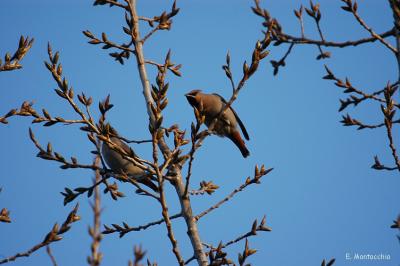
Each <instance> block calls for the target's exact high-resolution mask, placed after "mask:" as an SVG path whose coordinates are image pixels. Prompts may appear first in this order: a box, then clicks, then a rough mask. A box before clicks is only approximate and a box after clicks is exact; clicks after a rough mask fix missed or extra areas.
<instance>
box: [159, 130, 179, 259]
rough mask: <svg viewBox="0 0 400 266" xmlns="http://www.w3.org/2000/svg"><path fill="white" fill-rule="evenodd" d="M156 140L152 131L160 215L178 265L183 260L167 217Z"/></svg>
mask: <svg viewBox="0 0 400 266" xmlns="http://www.w3.org/2000/svg"><path fill="white" fill-rule="evenodd" d="M157 141H158V140H157V132H153V160H154V164H155V167H154V168H155V169H156V174H157V179H158V184H159V190H160V204H161V207H162V216H163V218H164V221H165V225H166V227H167V231H168V238H169V239H170V241H171V244H172V252H173V253H174V254H175V257H176V259H177V261H178V263H179V265H180V266H184V265H185V261H184V260H183V258H182V255H181V253H180V251H179V247H178V241H177V240H176V238H175V236H174V231H173V229H172V223H171V219H170V218H169V213H168V206H167V201H166V198H165V192H164V178H163V176H162V174H161V172H160V170H159V167H158V152H157Z"/></svg>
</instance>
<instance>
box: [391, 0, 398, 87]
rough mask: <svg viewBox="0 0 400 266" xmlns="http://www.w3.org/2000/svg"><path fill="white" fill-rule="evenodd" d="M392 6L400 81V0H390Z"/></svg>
mask: <svg viewBox="0 0 400 266" xmlns="http://www.w3.org/2000/svg"><path fill="white" fill-rule="evenodd" d="M389 4H390V7H391V9H392V12H393V19H394V30H395V38H396V48H397V52H396V59H397V67H398V70H399V77H398V81H399V82H400V2H399V1H398V0H389Z"/></svg>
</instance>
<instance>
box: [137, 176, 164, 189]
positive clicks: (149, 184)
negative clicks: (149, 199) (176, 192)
mask: <svg viewBox="0 0 400 266" xmlns="http://www.w3.org/2000/svg"><path fill="white" fill-rule="evenodd" d="M138 182H139V183H141V184H143V185H145V186H147V187H149V188H151V189H152V190H153V191H154V192H160V191H159V189H158V186H157V185H156V184H154V183H153V181H151V180H150V178H149V177H147V176H145V177H143V178H140V179H139V180H138Z"/></svg>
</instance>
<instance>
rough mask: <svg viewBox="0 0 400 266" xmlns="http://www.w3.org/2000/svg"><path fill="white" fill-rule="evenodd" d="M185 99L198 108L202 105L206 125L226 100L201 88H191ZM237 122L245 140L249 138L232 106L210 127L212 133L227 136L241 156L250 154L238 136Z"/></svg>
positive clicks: (208, 124)
mask: <svg viewBox="0 0 400 266" xmlns="http://www.w3.org/2000/svg"><path fill="white" fill-rule="evenodd" d="M185 96H186V99H187V100H188V102H189V103H190V105H191V106H193V107H196V108H197V109H199V107H200V105H202V107H203V114H204V116H205V121H204V123H205V124H206V126H207V127H209V126H210V124H211V123H212V121H213V120H214V118H216V116H217V115H218V114H219V113H220V112H221V110H222V109H223V108H224V106H225V105H226V101H225V99H224V98H222V96H220V95H218V94H216V93H214V94H206V93H203V92H201V90H192V91H191V92H189V93H187V94H185ZM238 124H239V126H240V129H241V130H242V133H243V135H244V137H245V139H246V140H249V139H250V138H249V134H248V133H247V130H246V128H245V126H244V125H243V122H242V121H241V120H240V118H239V116H238V115H237V114H236V112H235V110H233V108H232V107H229V108H228V109H227V110H226V111H225V113H224V114H223V115H221V116H220V118H219V119H218V120H217V122H216V123H215V124H214V127H213V129H212V133H214V134H216V135H218V136H220V137H227V138H229V139H230V140H231V141H232V142H233V143H235V145H236V146H237V147H238V148H239V150H240V152H241V153H242V155H243V157H245V158H246V157H247V156H249V155H250V152H249V150H248V149H247V148H246V145H245V143H244V141H243V139H242V137H241V136H240V133H239V130H238Z"/></svg>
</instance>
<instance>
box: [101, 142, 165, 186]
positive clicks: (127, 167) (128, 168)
mask: <svg viewBox="0 0 400 266" xmlns="http://www.w3.org/2000/svg"><path fill="white" fill-rule="evenodd" d="M110 140H111V141H112V142H113V143H114V144H115V145H117V146H119V147H120V148H122V149H123V150H124V151H125V152H126V153H127V154H133V151H132V149H131V148H130V147H129V146H128V145H127V144H126V143H125V142H123V141H122V140H120V139H119V138H117V137H110ZM101 153H102V155H103V158H104V160H105V161H106V163H107V165H108V166H109V167H110V168H111V170H113V172H115V173H121V174H122V173H125V174H127V175H128V176H129V177H131V178H134V179H135V180H136V181H137V182H139V183H141V184H143V185H145V186H147V187H149V188H151V189H152V190H154V191H155V192H158V187H157V186H156V185H155V184H154V183H153V182H152V181H151V179H150V178H151V175H150V174H148V173H147V172H146V171H145V170H143V169H141V168H140V167H138V166H135V165H134V164H133V163H132V162H130V161H128V160H127V159H124V158H123V157H122V155H121V154H120V153H119V152H117V151H115V150H113V149H111V147H110V145H109V144H108V143H106V142H103V144H102V147H101Z"/></svg>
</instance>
